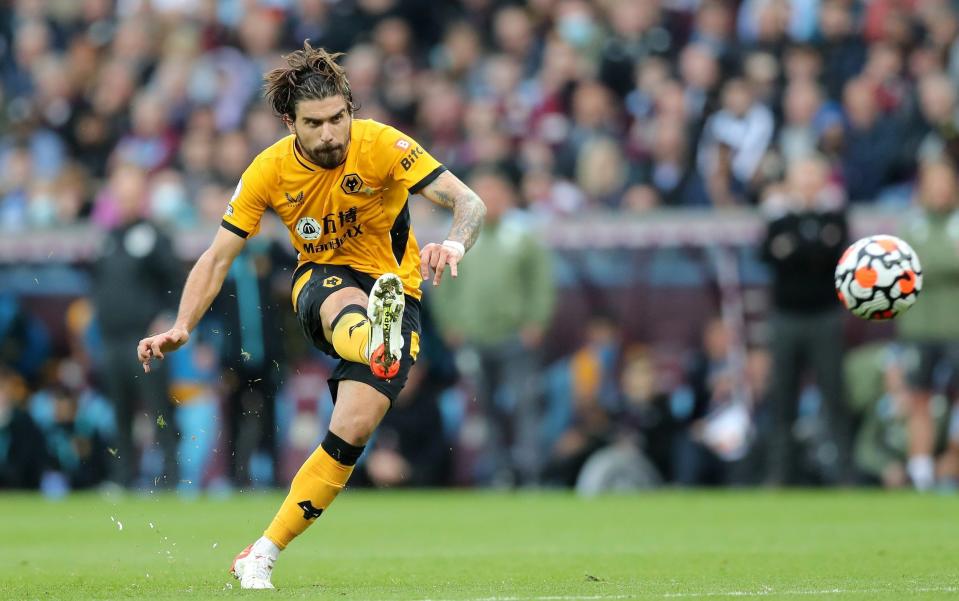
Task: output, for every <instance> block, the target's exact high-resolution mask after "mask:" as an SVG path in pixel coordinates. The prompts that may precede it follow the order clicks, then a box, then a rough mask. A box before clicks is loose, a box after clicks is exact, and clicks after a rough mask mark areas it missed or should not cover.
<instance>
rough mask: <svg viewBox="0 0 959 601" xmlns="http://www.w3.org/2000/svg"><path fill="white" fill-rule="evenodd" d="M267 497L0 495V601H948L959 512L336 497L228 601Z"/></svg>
mask: <svg viewBox="0 0 959 601" xmlns="http://www.w3.org/2000/svg"><path fill="white" fill-rule="evenodd" d="M280 500H281V496H280V495H278V494H252V495H251V494H244V495H237V496H234V497H233V498H231V499H228V500H200V501H195V502H186V501H181V500H179V499H177V498H175V497H170V496H153V495H150V496H146V497H144V496H130V497H126V498H124V499H121V500H118V501H113V502H109V501H106V500H103V499H102V498H100V497H98V496H94V495H77V496H72V497H69V498H68V499H66V500H64V501H61V502H49V501H46V500H43V499H42V498H39V497H36V496H27V495H17V496H10V495H7V496H0V536H2V539H0V540H2V542H0V599H14V600H17V601H28V600H32V599H71V600H72V599H176V600H178V601H179V600H184V599H187V600H199V599H229V598H236V597H242V598H249V597H251V596H257V597H268V598H269V599H369V600H374V601H380V600H382V601H388V600H394V599H402V600H407V601H413V600H425V599H433V600H441V599H443V600H447V599H448V600H466V599H472V600H479V599H485V600H487V601H505V600H507V599H508V600H514V601H533V600H539V601H567V600H568V601H573V600H577V599H581V600H584V601H585V600H592V599H595V600H603V599H731V598H737V597H749V598H751V597H754V596H755V597H762V598H764V599H765V598H769V599H810V598H820V597H821V598H828V599H858V600H867V599H890V600H892V599H896V600H899V599H913V598H915V599H946V598H959V498H955V497H952V498H950V497H939V496H916V495H911V494H883V493H879V492H792V493H772V492H718V493H706V492H688V493H679V492H667V493H656V494H648V495H641V496H616V497H605V498H599V499H593V500H583V499H578V498H575V497H573V496H571V495H566V494H492V493H465V492H451V493H403V492H347V493H345V494H344V495H342V497H341V498H340V499H339V500H338V501H337V503H336V505H335V506H334V507H333V508H332V510H331V511H330V512H328V513H327V514H324V515H323V517H322V518H320V520H319V522H318V523H317V524H316V525H314V526H313V527H312V528H311V529H310V530H309V531H307V533H306V534H305V535H304V536H303V537H301V538H300V539H299V540H297V541H295V542H294V543H293V544H292V545H291V546H290V547H289V549H288V550H287V551H285V552H284V554H283V555H282V556H281V557H280V560H279V562H278V563H277V568H276V571H275V574H274V579H273V580H274V583H275V584H276V585H277V587H278V588H279V590H278V591H277V592H275V593H271V592H269V591H240V590H239V588H238V586H236V585H235V584H234V581H233V580H232V579H231V578H230V577H229V576H228V575H227V569H228V567H229V565H230V561H231V559H232V558H233V556H234V555H235V554H236V553H237V552H238V551H239V550H240V549H242V548H243V547H244V546H246V545H247V544H248V543H249V542H251V541H252V540H254V539H255V538H256V537H257V536H258V535H259V533H260V532H261V530H262V529H263V527H264V525H265V524H266V523H267V522H268V521H269V519H270V518H271V517H272V516H273V512H274V511H275V508H276V506H277V504H278V503H279V501H280ZM111 517H112V518H113V519H115V520H118V521H119V522H121V523H122V524H123V528H122V530H121V529H120V528H119V526H118V525H117V524H116V523H114V521H113V520H112V519H111ZM151 523H152V524H153V527H151V526H150V524H151ZM231 587H232V588H231Z"/></svg>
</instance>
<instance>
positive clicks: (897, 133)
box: [0, 0, 959, 417]
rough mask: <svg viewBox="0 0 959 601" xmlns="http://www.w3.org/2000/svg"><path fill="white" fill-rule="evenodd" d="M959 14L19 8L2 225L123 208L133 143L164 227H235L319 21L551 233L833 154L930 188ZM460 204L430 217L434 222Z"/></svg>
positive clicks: (361, 68) (845, 2)
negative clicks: (248, 176)
mask: <svg viewBox="0 0 959 601" xmlns="http://www.w3.org/2000/svg"><path fill="white" fill-rule="evenodd" d="M957 29H959V26H957V7H956V5H955V3H954V2H953V3H950V2H948V1H945V0H931V1H923V2H905V3H904V2H899V1H886V0H872V1H870V2H865V3H863V2H850V1H849V0H791V1H790V2H783V1H778V0H776V1H767V0H744V1H742V2H738V3H737V2H733V3H729V2H725V1H722V0H689V1H687V0H681V1H670V2H654V1H650V2H645V1H639V0H609V1H603V2H591V1H585V0H568V1H563V2H556V1H550V0H544V1H540V0H536V1H531V2H527V3H515V2H492V1H489V0H475V1H473V0H471V1H469V2H461V3H435V2H433V3H430V2H426V1H425V0H404V1H403V2H399V1H398V0H375V1H374V0H356V1H353V0H342V1H338V2H329V1H326V0H295V1H294V0H279V1H274V0H270V1H262V2H235V1H233V2H212V1H211V2H109V1H106V0H93V1H85V2H36V1H29V2H28V1H24V2H15V3H10V6H9V7H5V8H4V9H0V99H2V100H0V104H2V110H0V231H3V232H4V236H6V235H8V232H16V231H20V230H21V229H23V228H27V229H28V231H30V232H33V231H37V230H41V229H44V230H47V232H49V233H50V235H54V234H55V235H59V233H60V232H66V234H65V239H69V238H70V236H71V235H72V228H73V226H79V231H81V232H83V231H84V230H83V229H82V228H84V227H90V226H93V227H96V226H102V227H113V226H114V225H116V224H117V222H118V211H117V209H116V207H115V206H114V201H113V200H111V198H110V197H111V192H110V191H109V189H108V188H109V186H105V184H106V183H107V182H108V180H109V178H110V177H111V174H112V173H113V171H114V170H116V169H118V168H121V164H122V163H128V162H136V163H137V164H140V165H142V166H145V167H146V168H147V169H148V170H149V171H150V172H151V176H150V182H149V188H150V190H149V192H148V193H146V194H145V196H146V197H147V201H146V202H147V206H146V207H145V209H144V210H145V212H146V213H148V214H149V215H150V216H151V217H152V218H153V219H155V220H156V222H157V223H161V224H162V225H164V226H169V227H170V228H171V229H175V230H176V231H178V233H179V232H181V231H183V232H186V228H190V227H194V226H198V225H202V224H205V223H213V224H215V223H218V222H219V219H220V217H221V215H222V211H223V206H224V203H225V201H226V199H228V198H229V197H230V195H231V193H232V191H233V189H234V187H235V185H236V181H237V176H238V173H239V171H240V170H242V168H243V166H244V165H245V164H246V163H248V162H249V160H250V158H251V157H250V155H251V154H252V153H254V152H255V149H259V148H265V147H267V146H269V145H270V144H271V143H272V142H273V141H274V140H275V139H277V138H278V137H280V136H282V135H284V134H285V132H284V131H283V130H282V127H281V125H280V124H279V123H278V121H277V120H276V119H275V117H274V116H273V115H272V114H271V113H270V111H269V110H268V109H267V108H266V107H265V105H264V104H263V103H262V102H261V101H260V87H259V86H260V81H259V73H260V72H262V71H263V70H266V69H267V68H268V67H270V66H273V65H274V64H275V63H276V62H277V61H278V60H279V58H280V56H281V55H282V54H283V53H285V52H287V51H289V50H291V49H293V48H296V47H299V46H300V45H301V44H302V42H303V40H304V39H306V38H310V39H311V40H312V43H314V44H315V45H323V46H326V47H328V48H330V49H335V50H341V51H346V52H347V53H348V56H347V59H346V68H347V71H348V74H349V75H350V79H351V82H352V84H353V94H354V97H355V98H356V99H357V100H358V101H359V104H360V105H361V108H360V113H359V115H360V116H361V117H372V118H376V119H379V120H381V121H383V122H386V123H389V124H391V125H395V126H398V127H400V128H401V129H404V130H407V129H408V130H410V133H411V134H413V135H414V136H415V137H416V139H419V140H421V141H422V142H424V145H425V146H428V147H429V148H430V149H431V150H432V151H433V154H434V155H435V156H436V157H437V158H438V159H440V160H441V161H443V162H444V163H446V164H447V165H449V166H451V167H452V168H453V169H454V170H455V171H457V172H458V171H459V170H460V169H462V170H463V172H464V173H468V172H469V171H468V170H470V169H476V168H477V167H481V166H483V165H486V164H488V163H492V164H495V165H496V166H497V168H498V169H500V170H502V171H504V172H506V173H507V174H508V175H509V176H510V177H511V178H512V179H513V180H515V181H516V182H517V183H518V186H519V188H520V194H519V198H518V199H517V203H518V205H520V206H523V207H525V208H529V209H530V213H531V214H532V215H534V216H535V218H536V219H537V220H538V223H539V224H540V225H543V226H545V227H546V228H550V227H551V226H552V225H553V224H554V223H559V224H561V225H560V226H559V229H560V230H562V228H563V227H568V224H567V223H566V222H567V220H572V219H581V218H583V216H584V215H586V214H589V215H590V217H591V218H592V217H593V216H594V215H595V214H596V213H598V212H601V213H604V214H605V216H603V217H599V218H600V219H618V218H619V217H622V216H625V214H626V213H628V212H642V211H648V210H649V209H653V208H665V209H672V208H674V207H680V208H684V207H689V206H694V207H699V208H701V209H702V208H704V207H706V206H713V207H720V206H727V205H733V204H746V203H754V202H755V201H756V199H757V198H758V197H759V195H760V191H761V190H762V189H763V187H764V185H765V183H766V182H767V181H769V180H770V179H771V178H774V177H778V176H779V175H780V174H781V173H783V172H785V171H788V170H790V169H791V168H793V166H795V165H796V163H797V162H802V161H804V160H806V159H807V158H808V157H809V156H810V155H811V153H813V152H815V151H819V152H821V153H823V154H824V155H825V156H826V157H827V160H828V162H829V165H828V168H829V170H830V173H829V175H828V179H829V180H830V181H833V182H836V183H839V184H842V185H845V186H846V187H847V197H848V198H849V199H850V201H852V202H856V203H859V202H866V203H869V202H873V201H875V200H877V199H878V200H880V201H881V202H883V201H885V200H892V201H895V202H899V201H905V198H906V197H907V196H908V195H909V194H911V187H912V186H913V180H914V178H915V175H916V174H915V171H916V169H915V168H916V165H917V159H918V161H921V162H929V161H952V162H953V163H954V164H955V163H956V162H957V161H959V143H957V140H959V135H957V133H956V132H957V131H959V104H957V102H956V91H955V90H956V87H957V82H959V36H957ZM740 78H742V79H740ZM737 89H738V90H740V91H742V90H746V91H747V92H748V96H749V98H750V101H749V103H748V106H749V109H748V110H746V111H745V112H744V113H743V112H742V110H740V109H741V107H740V108H736V107H733V106H731V105H732V104H747V103H745V102H739V101H742V99H743V98H745V97H746V96H745V95H742V94H740V95H739V101H737V102H731V101H732V100H733V99H732V98H728V97H727V94H725V93H724V94H723V95H722V97H720V90H724V91H730V90H737ZM729 96H736V95H735V94H733V95H729ZM733 109H735V110H733ZM843 109H844V110H843ZM707 124H708V125H707ZM757 126H758V127H757ZM414 130H415V131H414ZM767 131H768V135H767V134H766V133H765V132H767ZM731 132H732V133H731ZM744 132H752V133H753V134H762V135H756V136H755V137H754V136H753V135H751V134H750V135H746V134H745V133H744ZM767 138H768V140H767V141H766V142H763V141H762V140H766V139H767ZM704 156H705V157H709V160H704ZM480 170H482V168H481V169H480ZM105 188H107V189H105ZM870 217H871V218H875V217H876V215H875V214H873V213H870ZM435 219H436V217H435V215H434V214H431V213H430V212H429V211H428V210H427V211H420V212H419V213H417V212H416V211H415V210H414V220H415V222H416V223H417V225H418V226H427V225H428V224H430V223H432V222H433V221H435ZM28 235H29V234H28ZM45 235H46V233H45ZM84 235H85V234H83V233H81V234H78V236H79V237H83V236H84ZM183 236H184V238H183V239H182V240H178V242H183V243H184V244H185V245H186V247H188V246H189V242H188V240H189V236H190V234H188V233H184V234H183ZM44 267H45V268H46V267H51V266H50V265H46V266H44ZM62 267H63V269H64V271H63V274H67V275H68V276H69V274H73V275H75V274H76V268H74V267H71V266H62ZM18 268H19V269H21V270H22V269H24V267H23V266H22V265H11V266H10V270H9V272H6V273H4V274H0V275H2V276H3V278H4V279H3V284H4V285H6V284H7V283H8V282H11V283H12V282H15V281H17V278H16V274H17V269H18ZM26 269H28V270H29V269H31V267H27V268H26ZM563 269H564V266H562V265H561V268H560V270H559V273H560V274H562V273H566V278H567V279H565V280H562V283H563V285H575V284H572V283H571V280H570V279H569V273H568V271H563ZM587 269H590V270H593V269H597V267H596V265H595V264H593V263H590V264H589V267H587ZM677 273H682V272H681V270H680V271H677ZM8 274H9V275H10V277H11V279H9V280H8V279H6V275H8ZM21 275H22V272H21ZM29 279H32V278H29ZM29 279H28V280H29ZM40 279H41V281H43V278H40ZM55 280H56V281H58V282H63V283H64V284H63V286H64V288H66V289H68V290H69V292H68V294H77V293H80V292H81V291H82V285H78V286H75V287H70V286H71V284H69V283H70V282H74V281H75V280H73V279H71V278H70V277H66V278H61V277H57V278H55ZM46 285H47V284H46V282H44V286H46ZM11 291H14V292H11V295H12V296H11V298H12V299H13V305H16V307H17V308H16V310H14V311H13V312H12V313H11V312H10V311H6V312H4V311H3V310H2V309H4V308H7V309H9V307H10V306H13V305H8V304H7V299H6V298H4V299H0V339H2V340H3V343H2V346H0V360H5V361H6V362H7V363H8V364H10V365H12V366H14V369H16V370H17V372H18V373H19V374H21V375H23V376H26V378H27V381H28V382H29V383H30V384H31V385H33V384H36V383H37V381H38V376H39V374H40V366H41V365H42V363H43V361H45V360H46V359H47V358H48V357H49V356H50V355H49V348H48V347H49V342H51V341H48V340H47V339H46V337H45V336H46V334H45V332H44V331H43V330H44V328H43V327H42V326H41V325H40V322H41V320H40V319H39V318H38V317H34V316H33V315H29V311H28V309H32V307H26V308H25V307H24V303H23V302H22V299H18V298H16V295H19V294H21V293H22V288H17V286H15V285H13V286H11ZM7 292H8V291H7V290H6V289H4V293H7ZM60 292H62V290H59V291H56V292H54V294H59V293H60ZM226 294H229V293H228V292H227V293H226ZM924 296H925V293H924ZM923 304H925V302H924V301H920V305H923ZM41 312H42V311H41ZM11 316H12V317H11ZM649 317H650V318H651V319H653V320H655V319H656V318H658V316H657V315H652V316H649ZM44 319H46V317H44ZM10 324H12V327H13V329H12V330H11V329H5V328H4V326H5V325H10ZM25 324H30V331H29V332H28V331H27V330H25V329H24V325H25ZM47 325H49V324H47ZM50 329H51V332H50V333H51V334H52V342H53V348H54V349H56V350H55V353H54V357H55V358H60V357H59V355H61V354H62V353H63V348H62V347H63V345H60V344H58V342H59V341H58V338H60V337H61V336H62V332H61V330H60V329H58V328H57V327H51V328H50ZM26 334H29V336H26V337H24V336H25V335H26ZM11 337H12V338H11ZM11 340H12V342H11ZM27 342H29V343H30V344H26V346H23V347H21V346H18V345H20V344H25V343H27ZM38 342H41V343H42V344H37V343H38ZM21 348H25V349H27V350H26V351H23V352H21ZM560 350H568V349H557V351H556V352H560ZM88 352H89V353H90V354H91V356H92V358H93V359H95V360H97V362H98V363H102V362H103V357H102V356H100V355H102V353H103V351H102V349H101V348H99V347H97V346H96V345H94V346H91V347H90V349H89V351H88ZM218 353H219V351H218ZM219 359H221V360H222V359H223V357H219ZM254 379H255V377H254ZM225 417H229V416H225Z"/></svg>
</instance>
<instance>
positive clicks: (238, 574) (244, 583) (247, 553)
mask: <svg viewBox="0 0 959 601" xmlns="http://www.w3.org/2000/svg"><path fill="white" fill-rule="evenodd" d="M273 561H274V560H273V558H272V557H270V556H269V555H261V554H259V553H255V552H254V551H253V545H249V546H247V548H246V549H243V550H242V551H240V554H239V555H237V556H236V557H235V558H234V559H233V565H231V566H230V573H231V574H233V577H234V578H236V579H237V580H239V581H240V588H248V589H263V588H276V587H274V586H273V583H272V582H270V576H271V575H272V574H273Z"/></svg>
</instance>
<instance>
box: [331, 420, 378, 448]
mask: <svg viewBox="0 0 959 601" xmlns="http://www.w3.org/2000/svg"><path fill="white" fill-rule="evenodd" d="M377 423H378V420H375V419H373V418H372V417H371V416H367V415H353V416H350V417H349V418H346V419H343V420H340V421H338V422H337V423H336V424H333V425H331V426H330V431H331V432H334V433H335V434H336V435H337V436H339V437H340V438H342V439H343V440H345V441H346V442H348V443H349V444H351V445H355V446H358V447H360V446H363V445H365V444H366V443H367V441H369V439H370V437H371V436H372V435H373V430H375V429H376V426H377Z"/></svg>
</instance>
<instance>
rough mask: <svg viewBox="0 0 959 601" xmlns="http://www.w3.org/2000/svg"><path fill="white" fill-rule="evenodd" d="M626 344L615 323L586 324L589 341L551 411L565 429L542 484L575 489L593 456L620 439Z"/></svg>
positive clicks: (604, 319)
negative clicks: (620, 366) (619, 381)
mask: <svg viewBox="0 0 959 601" xmlns="http://www.w3.org/2000/svg"><path fill="white" fill-rule="evenodd" d="M620 347H621V340H620V336H619V333H618V332H617V330H616V324H615V321H614V320H613V319H612V318H610V317H609V316H607V315H604V314H602V313H599V312H597V313H596V314H595V315H593V316H592V317H591V318H590V320H589V322H588V323H587V324H586V340H585V341H584V343H583V345H582V346H581V347H580V348H579V349H577V350H576V351H575V352H574V353H573V354H572V356H571V357H570V358H569V362H568V364H567V365H565V366H564V367H565V369H564V370H563V371H564V372H565V373H563V375H564V376H565V378H564V379H565V380H566V382H564V383H565V386H564V388H565V390H564V391H563V395H562V396H556V397H554V398H551V399H550V405H551V407H550V408H549V410H550V412H555V413H557V414H558V416H559V419H558V420H557V419H555V418H554V419H549V420H548V421H560V422H561V427H560V428H559V429H558V431H557V432H554V433H551V434H553V436H552V437H551V438H552V439H551V440H549V443H550V445H551V448H550V449H549V457H548V458H547V461H546V462H545V465H544V467H543V474H542V479H543V482H544V483H545V484H547V485H552V486H564V487H572V486H574V485H575V484H576V480H577V478H578V477H579V473H580V470H581V469H582V468H583V465H584V464H585V463H586V461H587V460H588V459H589V457H590V455H592V454H593V453H595V452H596V451H598V450H600V449H602V448H603V447H605V446H607V445H608V444H609V443H610V442H611V441H612V440H613V436H614V433H615V432H614V424H613V421H612V420H613V412H614V411H615V409H616V405H617V403H618V401H619V398H618V395H619V391H618V390H617V386H616V366H617V363H618V362H619V357H620V350H621V349H620Z"/></svg>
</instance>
